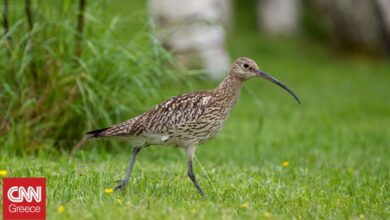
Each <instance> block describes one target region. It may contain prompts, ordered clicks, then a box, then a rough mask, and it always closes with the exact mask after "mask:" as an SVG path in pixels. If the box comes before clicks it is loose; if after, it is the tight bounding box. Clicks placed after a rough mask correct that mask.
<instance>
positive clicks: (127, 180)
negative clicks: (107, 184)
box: [115, 147, 141, 191]
mask: <svg viewBox="0 0 390 220" xmlns="http://www.w3.org/2000/svg"><path fill="white" fill-rule="evenodd" d="M140 150H141V147H134V148H133V152H132V154H131V160H130V163H129V167H128V168H127V172H126V176H125V178H124V179H123V180H122V181H121V183H120V184H119V185H118V186H116V187H115V191H118V190H121V189H123V187H124V186H126V184H127V182H129V179H130V175H131V171H132V170H133V166H134V163H135V159H136V158H137V154H138V153H139V152H140Z"/></svg>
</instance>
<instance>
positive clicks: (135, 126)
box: [87, 58, 299, 195]
mask: <svg viewBox="0 0 390 220" xmlns="http://www.w3.org/2000/svg"><path fill="white" fill-rule="evenodd" d="M261 74H265V73H263V72H261V71H259V70H258V66H257V64H256V63H255V62H254V61H252V60H250V59H248V58H238V59H237V60H236V61H234V63H233V65H232V68H231V71H230V73H229V74H228V75H227V76H226V78H225V79H224V80H223V81H222V83H221V84H220V85H219V86H218V87H217V88H216V89H212V90H208V91H202V92H193V93H189V94H185V95H180V96H176V97H173V98H170V99H168V100H166V101H164V102H162V103H161V104H158V105H156V106H155V107H153V108H152V109H151V110H149V111H147V112H145V113H143V114H141V115H139V116H137V117H135V118H132V119H129V120H127V121H125V122H122V123H119V124H116V125H113V126H111V127H109V128H105V129H99V130H96V131H91V132H88V133H87V134H89V135H90V136H91V137H95V138H102V137H103V138H105V137H121V138H125V139H127V140H128V141H129V142H130V143H131V144H132V145H133V146H134V150H133V154H132V155H133V156H132V160H131V162H130V165H129V168H128V172H127V175H126V177H125V179H124V180H123V182H122V183H121V184H120V185H119V186H118V187H117V188H116V189H121V188H122V187H123V186H124V185H125V184H126V183H127V181H128V179H129V177H130V174H131V169H132V167H133V165H134V162H135V157H136V155H137V154H138V152H139V151H140V149H141V148H143V147H145V146H149V145H155V144H159V145H170V146H178V147H181V148H183V149H184V150H185V151H186V152H187V155H188V161H189V164H188V166H189V169H188V175H189V177H190V178H191V180H192V181H193V182H194V185H195V186H196V188H197V189H198V191H199V193H201V194H202V195H203V191H202V189H201V188H200V186H199V184H198V183H197V181H196V178H195V175H194V174H193V171H192V159H193V156H194V154H195V149H196V147H197V146H198V145H199V144H201V143H204V142H206V141H208V140H209V139H211V138H213V137H214V136H215V135H216V134H217V133H218V132H219V131H220V130H221V128H222V127H223V125H224V122H225V120H226V119H227V118H228V116H229V113H230V111H231V110H232V108H233V106H234V105H235V103H236V101H237V98H238V96H239V94H240V90H241V88H242V84H243V82H244V81H245V80H247V79H249V78H252V77H255V76H262V77H263V78H266V79H268V80H271V81H273V82H275V83H277V84H278V85H280V86H282V87H283V88H285V89H286V90H287V91H288V92H290V93H291V94H292V95H293V96H294V97H295V98H296V96H295V95H294V94H293V93H292V92H291V90H289V89H288V88H287V87H285V86H284V85H283V84H281V83H280V82H279V81H277V80H276V79H274V78H272V77H270V76H269V75H267V74H265V75H261ZM296 99H297V98H296ZM297 101H298V102H299V100H298V99H297Z"/></svg>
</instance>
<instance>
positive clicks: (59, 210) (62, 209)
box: [57, 205, 65, 213]
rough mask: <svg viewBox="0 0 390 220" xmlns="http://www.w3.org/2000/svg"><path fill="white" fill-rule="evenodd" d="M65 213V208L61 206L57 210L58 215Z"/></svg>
mask: <svg viewBox="0 0 390 220" xmlns="http://www.w3.org/2000/svg"><path fill="white" fill-rule="evenodd" d="M64 211H65V207H64V206H63V205H60V206H59V207H58V208H57V212H58V213H63V212H64Z"/></svg>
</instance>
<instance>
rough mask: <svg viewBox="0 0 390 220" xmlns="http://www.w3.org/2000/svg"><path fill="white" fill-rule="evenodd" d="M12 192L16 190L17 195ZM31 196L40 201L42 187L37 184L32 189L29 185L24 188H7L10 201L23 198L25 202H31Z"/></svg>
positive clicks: (20, 200)
mask: <svg viewBox="0 0 390 220" xmlns="http://www.w3.org/2000/svg"><path fill="white" fill-rule="evenodd" d="M14 192H18V193H17V195H18V196H14V195H13V193H14ZM33 198H34V199H35V201H36V202H40V201H41V200H42V187H40V186H37V187H36V189H35V190H34V188H33V187H31V186H29V187H28V188H27V190H26V188H24V187H23V186H21V187H18V186H14V187H11V188H10V189H9V190H8V199H9V200H11V202H23V200H24V199H25V200H26V201H27V202H31V201H32V200H33Z"/></svg>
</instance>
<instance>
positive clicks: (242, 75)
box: [230, 57, 301, 104]
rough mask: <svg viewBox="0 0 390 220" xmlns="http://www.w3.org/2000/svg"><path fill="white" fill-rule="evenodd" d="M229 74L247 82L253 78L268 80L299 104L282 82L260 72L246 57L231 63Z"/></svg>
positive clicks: (254, 63)
mask: <svg viewBox="0 0 390 220" xmlns="http://www.w3.org/2000/svg"><path fill="white" fill-rule="evenodd" d="M230 74H233V75H234V76H235V77H237V78H239V79H242V80H247V79H250V78H253V77H262V78H264V79H266V80H269V81H271V82H273V83H275V84H277V85H278V86H280V87H282V88H283V89H285V90H286V91H287V92H288V93H290V94H291V95H292V96H293V97H294V98H295V100H296V101H297V102H298V103H299V104H301V102H300V101H299V98H298V97H297V96H296V95H295V93H294V92H293V91H292V90H291V89H290V88H288V87H287V86H286V85H284V84H283V83H282V82H280V81H279V80H278V79H276V78H274V77H272V76H271V75H269V74H267V73H265V72H263V71H261V70H260V69H259V67H258V66H257V64H256V62H255V61H253V60H251V59H249V58H246V57H240V58H238V59H236V60H235V61H234V62H233V65H232V69H231V72H230Z"/></svg>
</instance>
